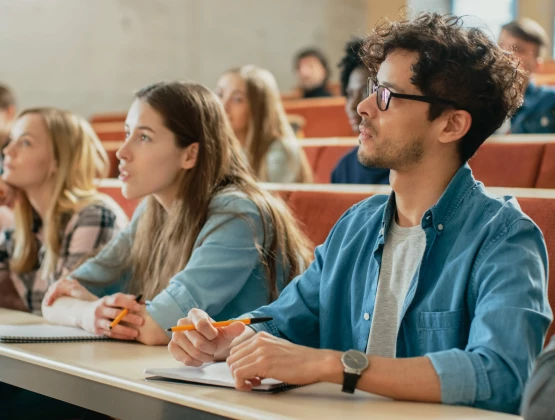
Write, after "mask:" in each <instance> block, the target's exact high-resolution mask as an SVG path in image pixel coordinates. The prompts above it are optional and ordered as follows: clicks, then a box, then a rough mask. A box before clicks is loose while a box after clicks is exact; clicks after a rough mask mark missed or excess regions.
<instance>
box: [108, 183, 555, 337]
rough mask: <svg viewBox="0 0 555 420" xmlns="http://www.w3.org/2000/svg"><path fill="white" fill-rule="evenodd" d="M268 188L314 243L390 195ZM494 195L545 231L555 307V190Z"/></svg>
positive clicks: (114, 187) (363, 189) (131, 204)
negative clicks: (362, 204) (344, 218)
mask: <svg viewBox="0 0 555 420" xmlns="http://www.w3.org/2000/svg"><path fill="white" fill-rule="evenodd" d="M263 185H264V188H266V189H268V190H270V191H273V192H275V193H276V194H279V195H280V196H281V197H282V198H283V199H284V200H285V202H286V203H287V204H288V206H289V207H290V208H291V210H292V211H293V213H294V214H295V216H296V218H297V220H298V221H299V223H300V224H301V226H302V228H303V229H304V231H305V233H306V234H307V236H308V237H309V239H310V240H311V241H312V243H313V244H314V245H318V244H321V243H323V242H324V240H325V239H326V237H327V235H328V233H329V231H330V230H331V228H332V227H333V225H334V224H335V222H336V221H337V220H338V219H339V217H340V216H341V215H342V214H343V213H344V212H345V211H346V210H347V209H349V208H350V207H351V206H353V205H354V204H356V203H358V202H359V201H362V200H364V199H365V198H367V197H370V196H372V195H374V194H388V193H389V192H390V191H391V189H390V188H389V186H385V185H349V186H344V185H342V186H336V185H306V184H304V185H303V184H263ZM99 189H100V191H102V192H104V193H106V194H108V195H110V196H111V197H113V198H114V199H115V200H116V201H117V202H118V203H119V204H120V205H121V207H122V208H123V209H124V210H125V211H126V213H127V214H128V215H129V216H130V217H131V215H132V213H133V211H134V210H135V208H136V207H137V205H138V201H137V200H133V201H130V200H127V199H125V198H124V197H123V196H122V194H121V183H120V182H119V181H118V180H113V179H106V180H102V181H100V186H99ZM488 190H489V191H491V192H492V194H495V195H498V196H501V195H511V196H515V197H517V198H518V201H519V203H520V206H521V207H522V210H523V211H524V212H525V213H526V214H527V215H528V216H530V217H531V218H532V219H533V220H534V221H535V222H536V223H537V225H538V226H539V227H540V229H541V230H542V232H543V234H544V237H545V240H546V243H547V250H548V254H549V279H550V281H551V282H553V285H552V286H551V287H549V289H548V290H549V302H550V304H551V307H552V308H554V309H555V191H552V190H542V189H535V190H532V189H510V188H488ZM553 333H555V323H554V324H552V325H551V326H550V329H549V331H548V338H549V337H551V335H552V334H553Z"/></svg>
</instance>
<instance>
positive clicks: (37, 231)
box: [0, 108, 127, 314]
mask: <svg viewBox="0 0 555 420" xmlns="http://www.w3.org/2000/svg"><path fill="white" fill-rule="evenodd" d="M107 172H108V158H107V155H106V152H105V151H104V148H103V147H102V144H101V143H100V140H99V139H98V137H97V136H96V134H95V133H94V131H93V130H92V128H91V126H90V125H89V124H88V123H87V122H86V121H85V120H83V119H82V118H80V117H77V116H76V115H74V114H72V113H70V112H66V111H62V110H59V109H56V108H36V109H28V110H26V111H23V112H22V113H21V114H20V115H19V116H18V118H17V119H16V121H15V122H14V123H13V126H12V129H11V133H10V139H9V143H8V144H7V146H6V147H5V149H4V173H3V174H2V180H3V182H5V183H6V184H7V185H8V186H10V187H11V188H13V189H14V190H15V192H16V200H15V208H14V216H15V229H5V230H3V231H2V232H1V236H2V240H1V244H0V276H1V277H0V282H1V283H2V284H3V286H2V288H3V289H4V288H5V287H6V285H9V286H10V288H11V289H12V291H13V289H15V291H17V294H16V293H13V294H11V296H12V297H13V296H16V297H18V298H16V299H15V301H13V299H12V301H11V302H7V301H6V300H7V299H8V298H7V295H10V294H9V293H4V292H3V296H2V301H1V302H0V304H1V305H2V306H4V307H6V306H7V307H11V308H17V309H22V310H28V311H31V312H34V313H39V314H40V312H41V302H42V299H43V297H44V294H45V293H46V290H47V289H48V286H49V285H50V284H52V283H53V282H54V281H55V280H56V279H58V278H59V277H61V276H64V275H66V274H67V273H69V272H70V271H71V270H72V269H73V268H75V266H76V265H78V263H79V262H81V260H82V259H84V257H86V256H87V255H90V254H91V253H93V252H95V251H96V250H98V249H99V248H100V247H101V246H102V245H104V244H105V243H107V242H108V241H109V240H110V239H112V237H114V236H115V234H116V233H118V231H119V230H120V229H122V228H123V227H124V226H125V224H126V223H127V218H126V216H125V214H124V213H123V211H122V210H121V209H120V208H119V206H118V205H117V204H116V203H115V202H114V201H113V200H112V199H111V198H109V197H108V196H106V195H103V194H100V193H98V191H97V190H96V186H95V182H94V180H95V177H103V176H105V175H106V174H107ZM3 198H6V195H5V194H4V195H3Z"/></svg>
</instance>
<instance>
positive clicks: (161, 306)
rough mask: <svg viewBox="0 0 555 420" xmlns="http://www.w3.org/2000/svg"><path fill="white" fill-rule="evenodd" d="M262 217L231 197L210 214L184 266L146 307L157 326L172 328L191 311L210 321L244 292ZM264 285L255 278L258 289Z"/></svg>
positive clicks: (261, 241)
mask: <svg viewBox="0 0 555 420" xmlns="http://www.w3.org/2000/svg"><path fill="white" fill-rule="evenodd" d="M263 236H264V233H263V225H262V218H261V216H260V213H259V211H258V208H257V207H256V205H255V204H254V203H253V202H252V201H250V200H248V199H246V198H233V199H232V201H230V202H228V203H226V204H225V205H224V207H223V209H222V208H220V209H217V210H216V211H214V212H212V213H211V214H209V217H208V220H207V221H206V223H205V225H204V226H203V228H202V230H201V232H200V234H199V237H198V238H199V239H197V241H196V244H195V249H194V250H193V252H192V254H191V257H190V259H189V262H188V263H187V265H186V267H185V268H184V269H183V270H182V271H180V272H179V273H177V274H176V275H175V276H174V277H173V278H172V279H171V280H170V282H169V285H168V287H166V289H164V290H163V291H162V292H161V293H160V294H158V295H157V296H155V297H154V299H153V300H152V301H150V302H147V310H148V312H149V314H150V316H152V318H154V320H155V321H156V322H157V323H158V325H160V326H161V327H164V328H166V327H170V326H172V325H175V323H176V322H177V320H179V319H180V318H184V317H186V316H187V313H188V312H189V310H191V309H192V308H200V309H202V310H204V311H206V312H207V313H208V314H209V315H210V316H213V317H215V316H216V315H217V314H218V313H220V312H221V311H222V309H223V308H224V307H225V306H226V305H227V304H228V303H229V302H230V301H232V300H233V299H235V298H236V296H237V295H238V293H239V292H240V291H241V289H243V287H244V286H245V283H246V282H247V280H248V279H249V278H250V276H251V275H252V273H253V272H254V270H255V269H256V267H257V265H258V263H259V258H260V254H259V250H258V247H262V246H263V244H264V239H263ZM266 281H267V280H266V279H265V278H260V287H266V283H265V282H266Z"/></svg>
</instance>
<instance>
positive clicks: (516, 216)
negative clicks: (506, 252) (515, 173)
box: [473, 184, 539, 234]
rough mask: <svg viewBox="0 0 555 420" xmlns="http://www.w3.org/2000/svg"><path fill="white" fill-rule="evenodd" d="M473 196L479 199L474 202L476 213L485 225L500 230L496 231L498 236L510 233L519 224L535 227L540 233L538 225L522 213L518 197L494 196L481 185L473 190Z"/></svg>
mask: <svg viewBox="0 0 555 420" xmlns="http://www.w3.org/2000/svg"><path fill="white" fill-rule="evenodd" d="M473 195H474V196H475V197H476V198H479V199H478V200H474V211H475V212H476V213H480V214H481V215H483V217H484V218H485V220H484V221H483V222H484V223H487V224H491V225H493V226H497V228H498V229H494V231H497V232H498V234H499V232H500V231H505V232H506V231H508V230H509V228H511V227H513V226H515V225H517V223H520V224H518V226H520V225H522V226H526V225H528V226H534V227H535V229H536V230H538V231H539V228H538V226H537V225H536V223H535V222H534V221H533V220H532V219H531V218H530V216H528V215H527V214H526V213H524V211H522V208H521V207H520V204H519V202H518V200H517V198H516V197H513V196H510V195H503V196H498V195H495V194H492V193H490V192H489V191H487V190H486V189H485V187H483V185H481V184H479V185H477V187H476V188H474V189H473Z"/></svg>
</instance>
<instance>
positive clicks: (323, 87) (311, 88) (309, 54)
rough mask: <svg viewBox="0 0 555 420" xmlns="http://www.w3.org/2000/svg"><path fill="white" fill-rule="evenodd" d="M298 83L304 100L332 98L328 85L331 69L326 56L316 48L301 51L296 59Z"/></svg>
mask: <svg viewBox="0 0 555 420" xmlns="http://www.w3.org/2000/svg"><path fill="white" fill-rule="evenodd" d="M295 71H296V72H297V83H298V87H299V89H300V90H301V95H302V97H303V98H322V97H328V96H332V94H331V92H330V91H329V89H328V87H327V84H328V80H329V78H330V68H329V65H328V59H327V58H326V56H325V55H324V54H323V53H322V52H321V51H320V50H318V49H316V48H307V49H305V50H302V51H300V52H299V53H298V54H297V56H296V57H295Z"/></svg>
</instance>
